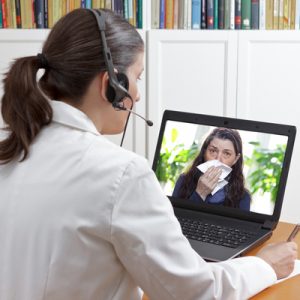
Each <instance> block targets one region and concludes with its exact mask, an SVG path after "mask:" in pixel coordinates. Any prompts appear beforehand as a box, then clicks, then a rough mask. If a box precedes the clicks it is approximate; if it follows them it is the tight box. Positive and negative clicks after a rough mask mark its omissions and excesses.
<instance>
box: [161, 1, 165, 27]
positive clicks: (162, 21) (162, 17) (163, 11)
mask: <svg viewBox="0 0 300 300" xmlns="http://www.w3.org/2000/svg"><path fill="white" fill-rule="evenodd" d="M165 18H166V2H165V0H160V9H159V28H160V29H164V28H165V20H166V19H165Z"/></svg>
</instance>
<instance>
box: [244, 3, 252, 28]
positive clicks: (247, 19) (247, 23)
mask: <svg viewBox="0 0 300 300" xmlns="http://www.w3.org/2000/svg"><path fill="white" fill-rule="evenodd" d="M242 29H251V0H244V1H242Z"/></svg>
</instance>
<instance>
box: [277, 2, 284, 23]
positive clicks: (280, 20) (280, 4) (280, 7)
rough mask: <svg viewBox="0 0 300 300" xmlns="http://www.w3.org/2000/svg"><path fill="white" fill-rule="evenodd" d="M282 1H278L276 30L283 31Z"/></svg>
mask: <svg viewBox="0 0 300 300" xmlns="http://www.w3.org/2000/svg"><path fill="white" fill-rule="evenodd" d="M283 2H284V1H283V0H279V11H278V28H279V29H283V8H284V3H283Z"/></svg>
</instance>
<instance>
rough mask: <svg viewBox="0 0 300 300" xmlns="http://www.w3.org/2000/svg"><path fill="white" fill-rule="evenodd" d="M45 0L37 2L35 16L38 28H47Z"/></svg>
mask: <svg viewBox="0 0 300 300" xmlns="http://www.w3.org/2000/svg"><path fill="white" fill-rule="evenodd" d="M44 4H45V3H44V0H35V4H34V6H35V7H34V15H35V22H36V28H45V18H44V16H45V7H44Z"/></svg>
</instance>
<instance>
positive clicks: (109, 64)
mask: <svg viewBox="0 0 300 300" xmlns="http://www.w3.org/2000/svg"><path fill="white" fill-rule="evenodd" d="M89 11H91V12H92V13H93V14H94V16H95V18H96V20H97V24H98V28H99V32H100V35H101V41H102V46H103V55H104V61H105V65H106V68H107V72H108V78H109V84H108V87H107V91H106V98H107V100H108V101H109V102H110V103H111V104H112V106H113V107H114V108H116V109H120V110H126V109H125V107H124V105H123V103H122V100H123V99H124V98H129V99H130V100H131V101H132V98H131V96H130V94H129V92H128V89H129V80H128V77H127V75H126V74H124V73H115V70H114V65H113V61H112V57H111V53H110V49H109V48H108V46H107V42H106V36H105V29H106V26H105V15H104V12H103V11H101V10H99V9H97V10H95V9H89ZM132 104H133V101H132Z"/></svg>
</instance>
